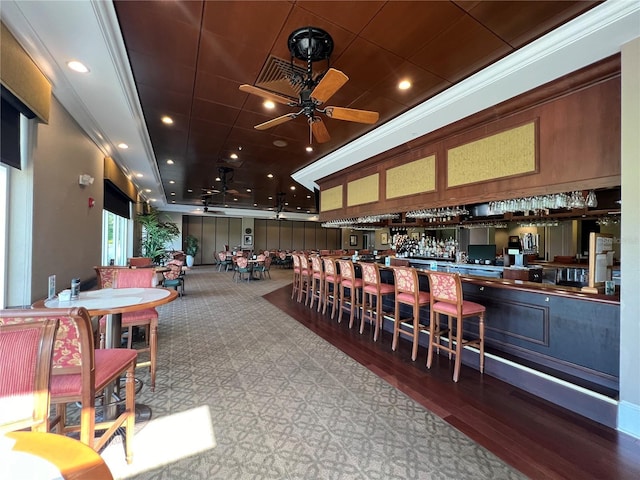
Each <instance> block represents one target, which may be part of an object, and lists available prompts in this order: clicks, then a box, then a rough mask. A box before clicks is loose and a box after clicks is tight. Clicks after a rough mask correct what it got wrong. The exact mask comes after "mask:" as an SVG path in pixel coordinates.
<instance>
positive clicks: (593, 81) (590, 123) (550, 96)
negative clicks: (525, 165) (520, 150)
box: [318, 55, 621, 221]
mask: <svg viewBox="0 0 640 480" xmlns="http://www.w3.org/2000/svg"><path fill="white" fill-rule="evenodd" d="M620 88H621V86H620V56H619V55H614V56H612V57H609V58H607V59H604V60H602V61H600V62H598V63H596V64H594V65H591V66H589V67H586V68H584V69H582V70H579V71H576V72H574V73H572V74H570V75H566V76H564V77H562V78H560V79H558V80H555V81H553V82H550V83H549V84H546V85H543V86H541V87H539V88H537V89H535V90H532V91H530V92H527V93H524V94H522V95H519V96H518V97H515V98H513V99H511V100H508V101H506V102H503V103H501V104H498V105H495V106H494V107H492V108H489V109H487V110H484V111H482V112H479V113H477V114H474V115H471V116H469V117H467V118H465V119H463V120H460V121H458V122H456V123H454V124H451V125H447V126H446V127H443V128H441V129H439V130H437V131H435V132H432V133H430V134H429V135H425V136H424V137H421V138H419V139H416V140H414V141H412V142H410V143H407V144H403V145H400V146H398V147H396V148H394V149H392V150H389V151H388V152H384V153H382V154H380V155H377V156H376V157H373V158H371V159H369V160H366V161H364V162H361V163H359V164H358V165H354V166H352V167H349V168H346V169H344V170H342V171H340V172H336V173H334V174H332V175H330V176H327V177H325V178H323V179H321V180H319V182H318V183H319V184H320V188H321V191H322V190H326V189H329V188H332V187H336V186H338V185H343V186H344V190H343V205H344V208H342V209H337V210H331V211H327V212H322V213H321V220H322V221H326V220H331V219H336V218H347V217H357V216H360V215H366V214H376V213H396V212H406V211H408V210H412V209H418V208H432V207H440V206H449V205H456V204H466V205H469V204H474V203H481V202H487V201H490V200H501V199H505V198H516V197H519V196H528V195H541V194H546V193H557V192H561V191H572V190H587V189H592V188H607V187H614V186H617V185H620V175H621V167H620V119H621V116H620V115H621V109H620ZM530 121H537V122H538V125H539V130H538V140H537V155H538V159H539V163H538V165H539V167H538V172H536V173H533V174H526V175H521V176H518V177H509V178H504V179H498V180H491V181H486V182H482V183H477V184H469V185H464V186H460V187H454V188H447V187H446V181H447V180H446V172H447V168H446V151H447V149H449V148H452V147H455V146H458V145H462V144H465V143H467V142H470V141H473V140H478V139H480V138H483V137H487V136H490V135H493V134H495V133H499V132H502V131H505V130H507V129H510V128H514V127H517V126H520V125H523V124H525V123H527V122H530ZM433 154H436V174H437V182H436V184H437V190H436V191H435V192H431V193H424V194H418V195H411V196H405V197H399V198H394V199H390V200H386V199H385V196H386V191H385V181H386V177H385V172H386V170H387V169H388V168H390V167H394V166H398V165H401V164H404V163H407V162H410V161H413V160H417V159H420V158H424V157H426V156H429V155H433ZM376 172H377V173H379V174H380V201H379V202H374V203H368V204H364V205H358V206H354V207H347V206H346V205H347V189H346V185H347V183H348V182H350V181H353V180H357V179H359V178H363V177H365V176H367V175H371V174H372V173H376Z"/></svg>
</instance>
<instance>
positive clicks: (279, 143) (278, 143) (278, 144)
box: [273, 140, 289, 148]
mask: <svg viewBox="0 0 640 480" xmlns="http://www.w3.org/2000/svg"><path fill="white" fill-rule="evenodd" d="M273 144H274V145H275V146H276V147H281V148H282V147H286V146H287V145H289V144H288V143H287V142H285V141H284V140H274V141H273Z"/></svg>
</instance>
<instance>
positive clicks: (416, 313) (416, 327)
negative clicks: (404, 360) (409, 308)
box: [411, 305, 420, 362]
mask: <svg viewBox="0 0 640 480" xmlns="http://www.w3.org/2000/svg"><path fill="white" fill-rule="evenodd" d="M419 338H420V307H419V306H418V305H414V306H413V348H412V349H411V360H413V361H414V362H415V361H416V358H418V340H419Z"/></svg>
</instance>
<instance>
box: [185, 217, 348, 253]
mask: <svg viewBox="0 0 640 480" xmlns="http://www.w3.org/2000/svg"><path fill="white" fill-rule="evenodd" d="M187 235H193V236H195V237H196V238H197V239H198V240H199V241H200V250H199V251H198V254H197V255H196V257H195V259H194V263H195V264H196V265H208V264H212V263H214V262H215V256H214V253H215V252H219V251H221V250H224V248H225V245H228V246H229V248H233V247H235V246H238V245H240V244H241V242H242V219H240V218H224V217H205V216H190V215H184V216H183V217H182V238H183V239H184V238H185V237H186V236H187ZM340 246H341V231H340V229H337V228H323V227H322V226H321V225H320V224H319V223H317V222H293V221H287V220H266V219H255V220H254V243H253V248H254V249H255V250H322V249H329V250H335V249H339V248H341V247H340Z"/></svg>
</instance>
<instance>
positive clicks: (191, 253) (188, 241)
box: [184, 235, 200, 267]
mask: <svg viewBox="0 0 640 480" xmlns="http://www.w3.org/2000/svg"><path fill="white" fill-rule="evenodd" d="M199 248H200V244H199V241H198V239H197V238H196V237H194V236H193V235H187V238H185V248H184V253H186V254H187V267H193V257H195V256H196V255H197V254H198V249H199Z"/></svg>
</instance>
